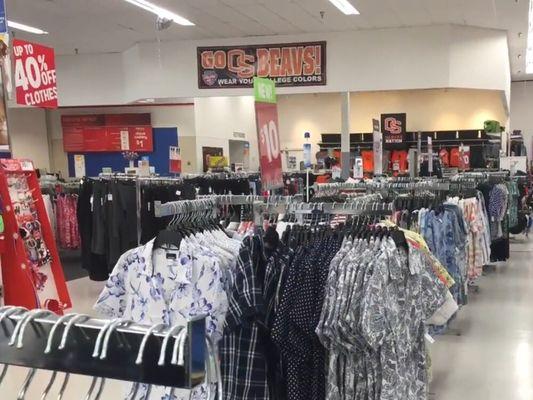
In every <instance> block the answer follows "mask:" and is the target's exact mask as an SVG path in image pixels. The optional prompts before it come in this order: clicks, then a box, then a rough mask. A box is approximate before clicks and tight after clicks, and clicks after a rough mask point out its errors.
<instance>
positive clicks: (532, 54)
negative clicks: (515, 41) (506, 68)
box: [526, 0, 533, 74]
mask: <svg viewBox="0 0 533 400" xmlns="http://www.w3.org/2000/svg"><path fill="white" fill-rule="evenodd" d="M526 74H533V0H529V26H528V30H527V51H526Z"/></svg>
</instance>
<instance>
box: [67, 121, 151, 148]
mask: <svg viewBox="0 0 533 400" xmlns="http://www.w3.org/2000/svg"><path fill="white" fill-rule="evenodd" d="M61 126H62V127H63V149H64V150H65V151H66V152H67V153H74V152H113V151H115V152H118V151H126V150H128V151H137V152H152V151H153V149H154V142H153V136H152V126H151V116H150V114H106V115H104V114H100V115H63V116H62V117H61Z"/></svg>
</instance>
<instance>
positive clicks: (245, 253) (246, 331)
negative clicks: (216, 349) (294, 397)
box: [220, 237, 270, 400]
mask: <svg viewBox="0 0 533 400" xmlns="http://www.w3.org/2000/svg"><path fill="white" fill-rule="evenodd" d="M258 264H262V265H258ZM264 264H265V260H264V257H263V252H262V246H261V243H260V242H259V239H258V238H257V237H255V238H247V239H245V240H244V242H243V246H242V248H241V250H240V253H239V260H238V263H237V276H236V282H235V285H234V287H233V290H232V293H231V296H230V298H229V309H228V313H227V315H226V323H225V328H224V335H223V337H222V341H221V343H220V366H221V373H222V380H223V390H224V393H223V396H222V398H223V399H224V400H270V395H269V389H268V379H267V360H266V357H265V349H264V341H263V340H262V337H263V333H262V331H263V329H264V328H263V327H262V321H264V316H265V304H264V301H263V293H262V281H261V279H260V277H259V276H258V274H257V272H258V271H260V270H261V268H265V266H264ZM263 271H264V269H263Z"/></svg>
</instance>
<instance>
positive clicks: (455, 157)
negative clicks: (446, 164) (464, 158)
mask: <svg viewBox="0 0 533 400" xmlns="http://www.w3.org/2000/svg"><path fill="white" fill-rule="evenodd" d="M459 157H460V153H459V147H454V148H453V149H452V150H451V151H450V167H455V168H459Z"/></svg>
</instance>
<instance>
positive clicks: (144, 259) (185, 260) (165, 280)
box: [94, 239, 228, 400]
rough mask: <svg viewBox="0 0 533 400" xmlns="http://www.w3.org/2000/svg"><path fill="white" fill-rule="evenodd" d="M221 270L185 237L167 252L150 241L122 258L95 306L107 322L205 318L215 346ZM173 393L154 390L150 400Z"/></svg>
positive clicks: (221, 314) (222, 309) (173, 399)
mask: <svg viewBox="0 0 533 400" xmlns="http://www.w3.org/2000/svg"><path fill="white" fill-rule="evenodd" d="M224 268H226V266H225V265H224V264H223V260H222V259H221V258H218V257H216V255H215V254H214V253H213V252H212V251H211V250H210V249H208V248H206V247H205V246H200V245H199V244H198V243H197V242H195V241H192V240H187V239H185V240H182V242H181V244H180V249H179V250H176V251H165V250H163V249H154V240H152V241H150V242H148V243H147V244H146V245H144V246H140V247H137V248H135V249H132V250H130V251H128V252H126V253H124V254H123V255H122V257H120V259H119V261H118V262H117V265H116V266H115V268H114V269H113V272H112V273H111V275H110V277H109V279H108V281H107V284H106V286H105V288H104V290H103V291H102V293H101V294H100V297H99V298H98V301H97V302H96V304H95V306H94V308H95V310H97V311H98V312H99V313H100V314H103V315H105V316H106V317H109V318H124V319H128V320H132V321H135V322H138V323H143V324H147V325H154V324H159V323H165V324H167V325H168V326H173V325H178V324H183V325H186V324H187V321H188V320H190V319H191V318H193V317H196V316H199V315H206V316H207V317H206V329H207V333H208V335H211V337H212V338H213V339H214V341H215V342H218V341H219V340H220V339H221V338H222V331H223V326H224V320H225V316H226V312H227V309H228V298H227V294H226V291H225V290H224V288H225V277H226V275H225V273H224ZM143 386H144V385H143ZM161 389H162V388H161ZM139 392H140V393H139V396H138V397H137V399H143V400H144V399H146V396H145V395H144V396H143V393H145V390H140V391H139ZM159 392H161V395H160V394H158V393H159ZM177 392H182V391H178V390H176V391H174V392H171V391H170V390H169V389H167V390H165V391H164V392H163V391H162V390H157V388H155V387H154V388H153V389H152V392H151V394H150V399H159V398H161V399H168V400H177V399H180V398H181V397H178V396H176V395H175V394H174V393H177ZM202 393H204V395H205V388H204V387H201V388H199V389H198V390H196V391H193V396H192V398H193V399H195V398H197V399H201V398H203V395H202ZM195 394H196V396H195ZM186 397H188V396H186ZM146 400H147V399H146Z"/></svg>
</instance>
